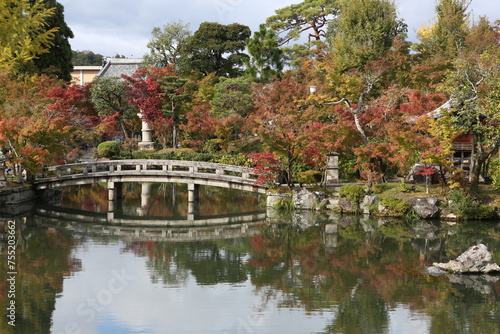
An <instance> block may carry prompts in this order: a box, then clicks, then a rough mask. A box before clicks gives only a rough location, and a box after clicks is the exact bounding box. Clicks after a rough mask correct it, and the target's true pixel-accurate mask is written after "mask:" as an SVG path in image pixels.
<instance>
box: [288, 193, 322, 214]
mask: <svg viewBox="0 0 500 334" xmlns="http://www.w3.org/2000/svg"><path fill="white" fill-rule="evenodd" d="M324 197H325V195H324V193H320V192H312V191H309V190H307V189H306V188H294V189H293V195H292V201H293V207H294V208H295V209H297V210H312V209H314V208H315V207H316V205H317V204H318V203H321V200H322V199H323V198H324Z"/></svg>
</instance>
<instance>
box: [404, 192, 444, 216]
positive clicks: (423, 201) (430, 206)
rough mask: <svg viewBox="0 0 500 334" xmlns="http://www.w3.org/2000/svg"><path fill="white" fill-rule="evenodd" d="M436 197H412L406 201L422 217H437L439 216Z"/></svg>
mask: <svg viewBox="0 0 500 334" xmlns="http://www.w3.org/2000/svg"><path fill="white" fill-rule="evenodd" d="M437 201H438V200H437V198H436V197H434V196H430V197H413V198H411V199H410V200H409V201H408V202H409V203H410V205H411V207H412V209H413V211H415V213H416V214H417V215H418V216H419V217H421V218H424V219H429V218H437V217H438V216H439V207H438V206H437V205H436V204H437Z"/></svg>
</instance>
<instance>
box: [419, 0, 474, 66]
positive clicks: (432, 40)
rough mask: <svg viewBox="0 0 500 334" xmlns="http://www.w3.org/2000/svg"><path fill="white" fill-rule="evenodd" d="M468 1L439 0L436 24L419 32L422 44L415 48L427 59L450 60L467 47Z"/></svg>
mask: <svg viewBox="0 0 500 334" xmlns="http://www.w3.org/2000/svg"><path fill="white" fill-rule="evenodd" d="M469 3H470V2H469V1H468V0H439V1H438V3H437V4H436V16H437V17H436V22H435V23H434V24H432V25H431V26H430V27H423V28H421V29H420V30H419V32H418V37H419V39H420V41H421V43H418V44H415V46H414V48H415V49H416V50H417V51H418V52H420V53H422V54H424V55H426V56H427V57H431V56H439V57H444V58H448V59H449V60H451V59H453V58H454V57H456V56H457V55H458V54H459V53H460V52H461V51H462V49H463V47H464V46H465V39H466V36H467V27H468V24H469V22H468V20H469V15H468V14H467V13H466V12H467V7H468V6H469Z"/></svg>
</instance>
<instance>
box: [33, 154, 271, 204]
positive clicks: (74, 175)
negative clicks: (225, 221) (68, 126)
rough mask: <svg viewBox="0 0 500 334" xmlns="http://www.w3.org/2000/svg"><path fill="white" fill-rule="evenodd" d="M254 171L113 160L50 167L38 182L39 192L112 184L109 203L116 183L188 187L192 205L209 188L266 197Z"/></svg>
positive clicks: (207, 164) (187, 163) (191, 163)
mask: <svg viewBox="0 0 500 334" xmlns="http://www.w3.org/2000/svg"><path fill="white" fill-rule="evenodd" d="M256 179H257V175H255V174H254V173H253V169H252V168H248V167H240V166H233V165H224V164H216V163H210V162H200V161H182V160H111V161H96V162H84V163H76V164H68V165H58V166H51V167H46V168H45V169H44V171H43V173H40V174H37V175H36V176H35V180H34V186H35V189H38V190H39V189H49V188H57V187H62V186H72V185H83V184H90V183H104V182H106V183H108V189H109V200H114V198H115V191H114V190H115V183H121V182H173V183H187V184H188V189H189V196H190V197H189V199H190V201H195V200H196V197H197V186H199V185H208V186H216V187H224V188H230V189H238V190H244V191H251V192H257V193H265V191H266V187H265V186H263V185H257V184H256V182H255V181H256Z"/></svg>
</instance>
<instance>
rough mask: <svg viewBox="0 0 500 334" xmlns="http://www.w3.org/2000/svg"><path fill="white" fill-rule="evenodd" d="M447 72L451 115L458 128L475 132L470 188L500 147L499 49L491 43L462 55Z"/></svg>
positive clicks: (474, 185) (483, 172)
mask: <svg viewBox="0 0 500 334" xmlns="http://www.w3.org/2000/svg"><path fill="white" fill-rule="evenodd" d="M454 68H455V70H454V71H452V72H450V74H449V75H448V81H447V86H448V89H449V92H450V93H451V96H452V98H451V108H450V110H449V113H450V116H451V117H452V119H453V123H454V126H455V128H456V129H457V130H459V131H463V132H470V133H472V134H473V135H474V154H473V157H472V166H471V170H470V177H469V178H470V183H471V190H472V191H475V190H477V188H478V184H479V178H480V175H483V176H485V174H486V172H487V171H486V168H487V161H488V160H489V159H490V158H491V157H492V156H494V155H495V154H496V153H497V152H498V150H499V147H500V126H499V124H500V112H499V110H500V102H499V99H498V96H499V94H500V49H499V47H498V46H497V45H493V46H492V48H491V49H490V50H487V51H485V52H484V53H482V54H481V55H472V56H468V57H461V58H459V59H457V60H456V61H455V63H454Z"/></svg>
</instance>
